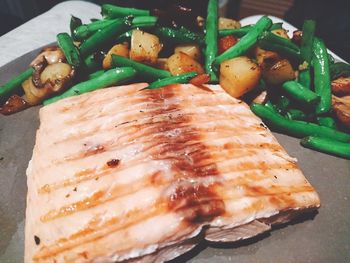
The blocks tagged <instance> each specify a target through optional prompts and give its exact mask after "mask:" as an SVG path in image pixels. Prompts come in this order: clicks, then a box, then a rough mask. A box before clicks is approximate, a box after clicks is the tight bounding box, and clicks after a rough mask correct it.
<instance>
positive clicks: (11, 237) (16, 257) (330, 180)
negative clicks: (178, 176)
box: [0, 49, 350, 263]
mask: <svg viewBox="0 0 350 263" xmlns="http://www.w3.org/2000/svg"><path fill="white" fill-rule="evenodd" d="M39 50H40V49H37V50H34V51H32V52H29V53H27V54H25V55H24V56H22V57H20V58H17V59H16V60H14V61H12V62H10V63H8V64H7V65H5V66H3V67H1V68H0V83H4V82H6V81H7V80H9V79H10V78H11V77H13V76H15V75H17V74H19V73H20V72H22V71H23V70H25V69H26V67H27V65H28V64H29V63H30V61H31V60H32V59H33V58H34V57H35V56H36V55H37V54H38V52H39ZM39 109H40V107H33V108H30V109H27V110H25V111H23V112H20V113H17V114H14V115H11V116H6V117H5V116H0V262H9V263H10V262H11V263H12V262H23V254H24V225H25V207H26V192H27V187H26V174H25V171H26V168H27V164H28V161H29V160H30V158H31V155H32V149H33V146H34V143H35V133H36V129H37V128H38V127H39V116H38V112H39ZM52 117H53V118H54V116H52ZM275 135H276V137H277V139H278V140H279V142H280V143H281V144H282V145H283V146H284V147H285V149H286V150H287V152H288V153H289V154H290V155H291V156H293V157H296V158H297V159H298V160H299V165H300V168H301V169H302V171H303V172H304V174H305V176H306V178H307V179H308V180H309V181H310V182H311V184H312V185H313V186H314V187H315V188H316V190H317V192H318V193H319V195H320V198H321V205H322V206H321V208H320V209H319V210H318V212H317V213H312V214H307V215H304V216H302V217H300V218H298V219H296V220H294V221H293V222H292V223H291V224H288V225H283V226H278V227H276V228H274V229H273V231H272V232H271V233H267V234H264V235H262V236H258V237H256V238H253V239H249V240H246V241H241V242H238V243H233V244H228V245H227V244H226V245H212V244H210V243H204V242H203V243H201V244H199V246H198V247H197V249H195V250H193V251H191V252H190V253H188V254H185V255H184V256H182V257H180V258H178V259H176V260H175V262H192V263H194V262H196V263H199V262H202V263H206V262H213V263H219V262H241V263H244V262H348V260H349V258H350V161H348V160H345V159H341V158H337V157H333V156H329V155H325V154H321V153H318V152H314V151H310V150H308V149H305V148H302V147H301V146H300V145H299V140H298V139H294V138H291V137H288V136H285V135H281V134H275ZM43 172H45V171H43Z"/></svg>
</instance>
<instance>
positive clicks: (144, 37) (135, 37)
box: [130, 29, 162, 64]
mask: <svg viewBox="0 0 350 263" xmlns="http://www.w3.org/2000/svg"><path fill="white" fill-rule="evenodd" d="M161 49H162V45H161V43H160V41H159V38H158V37H157V36H155V35H152V34H149V33H146V32H144V31H141V30H138V29H135V30H133V31H132V34H131V48H130V59H132V60H135V61H139V62H142V63H146V64H155V63H156V62H157V58H158V53H159V52H160V50H161Z"/></svg>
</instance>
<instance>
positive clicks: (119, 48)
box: [102, 43, 129, 69]
mask: <svg viewBox="0 0 350 263" xmlns="http://www.w3.org/2000/svg"><path fill="white" fill-rule="evenodd" d="M112 55H118V56H122V57H125V58H129V45H128V44H127V43H123V44H117V45H114V46H113V47H112V48H111V49H110V50H109V51H108V53H107V55H106V57H105V58H104V59H103V61H102V67H103V68H104V69H109V68H111V66H112V65H111V64H112Z"/></svg>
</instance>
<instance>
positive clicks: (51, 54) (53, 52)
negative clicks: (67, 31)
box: [30, 46, 66, 66]
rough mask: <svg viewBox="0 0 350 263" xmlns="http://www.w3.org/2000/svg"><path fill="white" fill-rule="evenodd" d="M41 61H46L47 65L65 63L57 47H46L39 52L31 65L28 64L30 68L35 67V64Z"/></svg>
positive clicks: (64, 58)
mask: <svg viewBox="0 0 350 263" xmlns="http://www.w3.org/2000/svg"><path fill="white" fill-rule="evenodd" d="M43 60H46V61H47V64H49V65H50V64H55V63H58V62H65V61H66V57H65V56H64V54H63V52H62V50H61V49H60V48H59V47H56V46H52V47H47V48H44V49H43V50H42V51H41V52H40V54H39V55H38V56H37V57H36V58H35V59H34V60H33V61H32V63H30V66H35V65H37V64H40V63H43Z"/></svg>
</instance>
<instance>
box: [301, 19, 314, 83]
mask: <svg viewBox="0 0 350 263" xmlns="http://www.w3.org/2000/svg"><path fill="white" fill-rule="evenodd" d="M315 27H316V23H315V21H314V20H305V21H304V24H303V35H302V37H301V48H300V55H301V59H302V60H303V61H304V62H306V63H307V65H308V67H307V68H306V69H303V70H301V71H300V72H299V79H298V81H299V83H300V84H301V85H303V86H304V87H306V88H310V87H311V75H310V65H311V59H312V54H313V52H312V46H313V42H314V34H315Z"/></svg>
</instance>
